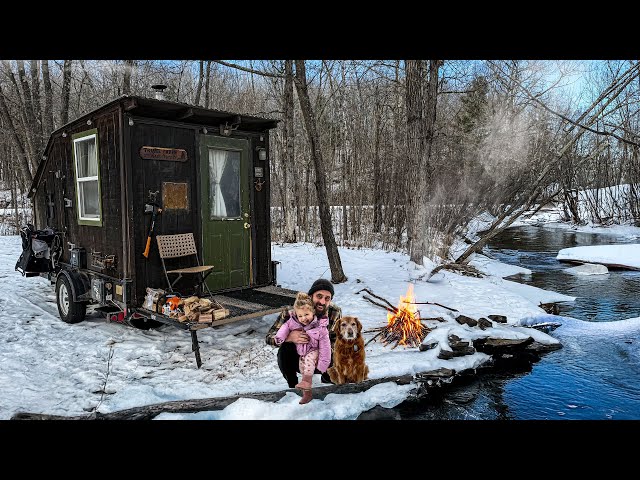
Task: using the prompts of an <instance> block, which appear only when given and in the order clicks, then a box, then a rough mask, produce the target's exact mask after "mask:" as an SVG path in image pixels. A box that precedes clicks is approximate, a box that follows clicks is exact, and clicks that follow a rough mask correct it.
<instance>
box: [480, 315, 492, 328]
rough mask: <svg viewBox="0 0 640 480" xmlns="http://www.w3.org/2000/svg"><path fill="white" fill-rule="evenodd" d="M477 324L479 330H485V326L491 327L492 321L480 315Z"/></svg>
mask: <svg viewBox="0 0 640 480" xmlns="http://www.w3.org/2000/svg"><path fill="white" fill-rule="evenodd" d="M478 326H479V327H480V329H481V330H486V329H487V328H490V327H493V323H491V322H490V321H489V320H487V319H486V318H484V317H482V318H479V319H478Z"/></svg>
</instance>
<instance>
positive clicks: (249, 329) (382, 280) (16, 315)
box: [0, 236, 573, 419]
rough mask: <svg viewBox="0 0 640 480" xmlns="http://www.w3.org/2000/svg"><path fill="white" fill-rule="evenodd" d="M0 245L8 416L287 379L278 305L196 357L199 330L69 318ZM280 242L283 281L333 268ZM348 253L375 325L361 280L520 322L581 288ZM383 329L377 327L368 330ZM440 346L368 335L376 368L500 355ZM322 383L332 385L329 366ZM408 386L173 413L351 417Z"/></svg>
mask: <svg viewBox="0 0 640 480" xmlns="http://www.w3.org/2000/svg"><path fill="white" fill-rule="evenodd" d="M0 245H2V248H1V249H0V278H1V279H2V284H3V295H2V297H1V298H0V310H1V311H2V319H3V322H4V328H3V329H2V330H0V352H1V353H2V362H0V388H1V389H2V393H0V418H5V419H6V418H10V417H11V415H13V414H14V413H16V412H18V411H27V412H39V413H49V414H59V415H79V414H83V413H87V412H90V411H92V410H94V409H97V410H98V411H100V412H103V413H106V412H111V411H116V410H121V409H125V408H129V407H134V406H141V405H146V404H152V403H158V402H163V401H168V400H179V399H193V398H208V397H224V396H228V395H234V394H238V393H247V392H268V391H279V390H283V389H286V388H287V385H286V383H285V381H284V379H283V378H282V377H281V374H280V372H279V370H278V367H277V363H276V353H277V350H276V349H275V348H273V347H270V346H268V345H266V344H265V342H264V337H265V335H266V333H267V330H268V329H269V327H270V326H271V324H272V323H273V321H274V320H275V317H276V314H272V315H268V316H265V317H263V318H258V319H252V320H247V321H243V322H238V323H232V324H229V325H225V326H221V327H217V328H215V329H205V330H200V331H199V333H198V338H199V340H200V352H201V355H202V361H203V365H202V367H201V368H200V369H197V368H196V366H195V358H194V355H193V352H192V351H191V343H190V339H189V336H188V334H187V333H185V332H183V331H180V330H177V329H175V328H173V327H170V326H163V327H161V328H160V329H157V330H150V331H142V330H136V329H133V328H129V327H125V326H122V325H119V324H115V323H107V322H106V321H105V320H104V319H103V318H102V317H101V316H99V315H98V314H97V313H93V314H91V315H89V316H88V318H87V319H86V320H85V321H84V322H81V323H79V324H76V325H68V324H65V323H63V322H62V321H61V320H60V319H59V317H58V313H57V307H56V304H55V294H54V289H53V286H51V285H50V284H49V282H48V281H47V280H46V279H44V278H41V277H32V278H26V277H22V276H21V275H20V274H19V273H18V272H15V271H14V266H15V262H16V260H17V258H18V256H19V254H20V238H19V237H17V236H8V237H0ZM272 250H273V258H274V259H276V260H281V261H282V264H281V265H280V266H279V271H278V281H279V283H280V284H281V285H282V286H284V287H287V288H292V289H302V290H306V289H307V288H308V286H309V285H310V284H311V283H312V282H313V281H314V280H315V279H316V278H318V277H330V273H329V267H328V262H327V258H326V253H325V250H324V248H322V247H316V246H314V245H311V244H303V243H298V244H289V245H273V247H272ZM340 255H341V258H342V265H343V268H344V270H345V273H346V275H347V276H348V277H349V280H348V281H347V282H346V283H343V284H339V285H336V286H335V291H336V294H335V301H336V303H337V304H339V305H340V306H341V307H342V309H343V312H344V314H346V315H356V316H358V317H359V318H360V319H361V321H362V323H363V325H364V329H365V330H368V329H372V328H375V327H379V326H383V325H384V324H385V322H386V312H385V311H384V310H382V309H381V308H379V307H376V306H375V305H372V304H371V303H369V302H367V301H365V300H364V299H363V298H362V295H363V293H358V291H359V290H361V289H363V288H369V289H371V290H372V291H373V292H374V293H376V294H378V295H381V296H383V297H385V298H387V299H389V300H390V301H391V302H393V303H397V302H398V301H399V299H400V296H402V295H404V294H406V292H407V287H408V285H409V284H410V283H413V284H414V295H415V298H416V301H418V302H426V301H430V302H437V303H441V304H443V305H446V306H448V307H451V308H455V309H457V310H459V313H461V314H465V315H467V316H470V317H473V318H478V317H480V316H484V317H486V316H487V315H491V314H501V315H506V316H507V318H508V322H509V324H513V325H515V324H517V323H518V322H519V321H520V320H521V319H522V318H533V317H536V316H537V315H544V312H543V310H541V309H540V308H539V307H538V305H539V304H540V303H547V302H554V301H565V300H571V299H572V298H573V297H567V296H565V295H560V294H558V293H554V292H547V291H544V290H541V289H538V288H535V287H531V286H527V285H521V284H517V283H514V282H510V281H506V280H504V279H502V278H500V277H497V276H490V277H486V278H472V277H463V276H459V275H456V274H453V273H451V272H446V271H442V272H440V273H438V274H436V275H434V276H433V277H432V278H431V279H430V281H428V282H427V281H424V279H423V278H424V277H426V274H427V273H428V272H429V271H430V269H431V268H433V267H434V266H435V265H433V264H429V265H426V266H423V267H418V266H416V265H415V264H414V263H412V262H410V261H409V259H408V257H407V256H406V255H404V254H400V253H393V252H384V251H379V250H365V249H362V250H350V249H344V248H341V249H340ZM495 268H496V264H495V263H493V262H491V263H486V264H485V265H484V269H485V270H486V271H491V270H492V269H495ZM420 307H421V308H420V313H421V316H422V317H431V316H444V318H446V319H448V320H449V321H450V322H449V323H447V324H441V325H439V326H438V328H437V329H435V330H434V331H433V332H432V333H431V335H432V336H437V337H442V338H444V337H446V333H447V332H448V331H449V330H450V329H451V333H454V332H457V334H458V335H459V336H460V335H462V336H463V337H464V336H467V337H469V338H471V337H473V335H475V333H474V329H471V328H470V327H467V326H461V325H458V324H457V323H455V322H453V320H452V315H451V314H449V313H448V311H447V310H445V309H442V308H440V307H438V306H433V305H420ZM496 328H498V327H496ZM508 328H511V327H508ZM475 330H478V332H482V331H480V330H479V329H475ZM511 330H512V331H510V332H508V334H507V335H506V336H510V337H513V336H514V335H515V336H516V337H517V336H518V335H521V332H518V331H517V330H520V329H519V328H511ZM526 330H528V331H530V332H531V334H532V335H538V334H539V335H538V337H539V338H536V339H537V340H539V341H541V342H543V343H544V342H547V343H552V342H557V340H555V339H553V338H552V337H550V336H548V335H545V334H541V333H540V332H538V331H537V330H535V329H530V328H527V329H526ZM373 335H374V334H373V333H367V334H365V339H369V338H371V337H372V336H373ZM428 338H430V337H428ZM474 338H475V337H474ZM438 351H439V350H438V349H437V348H436V349H432V350H428V351H425V352H420V351H419V350H418V348H404V347H398V348H396V349H394V350H391V349H390V347H384V346H383V345H381V344H380V343H378V342H372V343H370V344H369V345H368V346H367V364H368V365H369V369H370V375H369V377H370V378H382V377H386V376H392V375H402V374H408V373H416V372H421V371H427V370H432V369H436V368H439V367H447V368H453V369H455V370H457V371H459V370H462V369H467V368H475V367H478V366H480V365H482V364H483V363H484V362H486V361H487V360H488V358H489V357H488V355H486V354H484V353H480V352H477V353H475V354H473V355H468V356H464V357H456V358H453V359H451V360H441V359H438V358H437V353H438ZM314 386H316V387H321V386H322V384H321V383H320V382H319V376H318V375H316V376H315V377H314ZM409 390H410V389H408V388H407V387H406V386H397V385H395V383H391V384H387V383H384V384H380V385H379V386H376V387H374V388H371V389H370V390H368V391H365V392H362V393H357V394H350V395H328V396H327V397H326V398H325V399H324V400H323V401H321V400H317V399H316V400H313V401H312V402H311V403H310V404H308V405H299V404H298V399H299V397H298V396H297V395H294V394H287V395H285V397H284V398H283V399H282V400H280V402H278V403H277V404H276V405H275V406H274V404H268V403H267V402H260V401H257V400H247V399H243V401H241V402H239V403H238V402H236V403H235V404H233V405H230V406H229V407H227V408H226V409H225V410H224V411H221V412H209V413H205V412H203V413H201V414H199V416H197V417H194V416H192V415H178V416H175V415H172V416H169V417H171V418H297V419H299V418H342V419H349V418H356V417H357V416H358V414H359V413H361V412H362V411H366V410H368V409H370V408H372V407H373V406H375V405H382V406H385V407H389V406H394V405H397V404H399V403H401V402H402V401H403V400H404V399H405V398H406V397H407V395H408V392H409ZM294 397H295V398H294Z"/></svg>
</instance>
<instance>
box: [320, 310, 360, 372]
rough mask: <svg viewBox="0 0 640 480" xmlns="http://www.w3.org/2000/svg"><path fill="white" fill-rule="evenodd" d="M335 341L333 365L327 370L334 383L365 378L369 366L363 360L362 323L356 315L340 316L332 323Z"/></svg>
mask: <svg viewBox="0 0 640 480" xmlns="http://www.w3.org/2000/svg"><path fill="white" fill-rule="evenodd" d="M333 331H334V332H336V342H335V344H334V346H333V366H332V367H329V369H328V370H327V372H328V373H329V377H330V378H331V381H332V382H333V383H335V384H343V383H359V382H362V381H364V380H366V379H367V375H368V374H369V367H368V366H367V364H366V363H365V362H364V359H365V353H364V339H363V338H362V324H361V323H360V320H358V318H357V317H342V318H339V319H338V320H336V321H335V323H334V324H333Z"/></svg>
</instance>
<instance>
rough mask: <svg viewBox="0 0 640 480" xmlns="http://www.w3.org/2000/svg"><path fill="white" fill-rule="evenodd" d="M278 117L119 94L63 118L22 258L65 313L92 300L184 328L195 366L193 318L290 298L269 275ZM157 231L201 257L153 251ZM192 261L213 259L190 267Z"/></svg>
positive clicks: (118, 312) (207, 322)
mask: <svg viewBox="0 0 640 480" xmlns="http://www.w3.org/2000/svg"><path fill="white" fill-rule="evenodd" d="M276 123H277V121H275V120H269V119H264V118H258V117H253V116H248V115H238V114H234V113H229V112H222V111H217V110H212V109H206V108H201V107H197V106H193V105H187V104H183V103H177V102H171V101H165V100H163V99H161V98H158V97H156V98H145V97H140V96H131V95H124V96H122V97H120V98H117V99H116V100H113V101H111V102H109V103H107V104H105V105H103V106H101V107H99V108H97V109H95V110H93V111H91V112H89V113H86V114H84V115H82V116H81V117H79V118H77V119H76V120H74V121H72V122H70V123H68V124H66V125H64V126H63V127H61V128H59V129H57V130H56V131H54V132H53V133H52V134H51V136H50V138H49V141H48V143H47V146H46V148H45V150H44V153H43V156H42V160H41V162H40V165H39V168H38V170H37V172H36V175H35V178H34V181H33V185H32V187H31V191H30V193H29V196H30V197H32V198H33V204H34V209H35V225H36V226H37V227H34V226H32V225H29V226H28V227H25V228H23V249H24V251H23V255H22V256H21V258H20V260H19V261H18V264H17V265H16V269H17V270H19V271H21V273H23V275H30V276H31V275H41V276H45V277H47V278H49V279H50V280H51V282H52V283H54V284H55V285H56V299H57V304H58V311H59V313H60V317H61V318H62V320H63V321H65V322H67V323H77V322H80V321H82V320H83V319H84V317H85V315H86V308H87V306H90V305H91V306H92V308H94V309H95V310H98V311H101V312H103V313H104V314H105V315H106V318H107V319H108V320H109V321H115V322H120V323H125V324H128V325H131V326H134V327H137V328H144V329H146V328H151V327H157V326H160V325H162V324H169V325H173V326H175V327H177V328H180V329H183V330H187V331H190V332H191V339H192V346H193V350H194V352H195V354H196V362H197V365H198V367H200V364H201V361H200V354H199V348H198V340H197V334H196V332H197V330H199V329H200V328H204V327H215V326H217V325H221V324H224V323H228V322H232V321H237V320H242V319H246V318H253V317H257V316H262V315H265V314H267V313H272V312H276V311H279V310H280V309H281V308H282V307H284V306H289V305H291V304H292V302H293V299H294V297H295V294H294V292H293V291H291V290H287V289H282V288H279V287H278V286H277V285H276V269H275V266H276V263H277V262H274V261H272V260H271V236H270V201H269V198H270V182H269V130H270V129H272V128H274V127H275V126H276ZM38 228H39V229H38ZM186 234H188V235H186ZM174 235H180V236H176V237H173V236H174ZM158 237H161V238H165V239H171V240H173V239H176V238H177V239H184V238H187V239H190V238H191V237H192V238H193V239H194V243H195V252H196V257H195V258H194V257H193V256H192V255H191V256H189V257H175V256H172V255H167V254H166V252H165V255H164V256H163V258H161V254H160V253H161V252H160V250H159V243H158V241H157V239H158ZM149 239H150V241H149ZM174 243H175V242H174ZM36 244H38V245H39V247H38V248H39V250H38V249H37V248H36ZM36 250H38V251H36ZM172 252H173V251H170V252H169V253H172ZM198 265H200V266H202V265H204V266H209V267H212V268H209V269H200V270H206V271H204V272H198V273H197V274H189V273H190V272H191V271H192V270H189V269H193V267H194V266H195V270H198V267H197V266H198ZM184 269H187V271H186V273H185V274H184V275H183V274H182V272H184ZM172 270H181V272H178V275H175V274H170V275H167V272H169V273H171V271H172ZM204 275H206V279H205V280H204V284H201V282H202V278H203V276H204ZM176 279H177V280H176ZM171 283H173V284H172V285H171ZM199 284H200V286H199ZM162 291H164V295H162V293H163V292H162ZM152 295H155V296H154V297H153V299H151V298H150V297H151V296H152ZM172 297H173V298H174V302H172V303H171V307H170V308H167V307H166V304H168V302H167V300H168V299H170V298H172ZM176 297H178V298H180V297H182V299H185V298H187V297H189V298H190V299H191V301H193V300H194V298H197V299H199V300H200V301H201V300H202V299H203V298H204V299H207V300H208V301H209V302H208V303H209V304H210V307H211V305H213V306H214V307H215V308H214V309H213V310H211V309H210V310H209V313H213V315H209V316H206V315H201V317H202V318H196V317H195V316H194V315H193V312H192V314H191V315H189V316H188V315H186V314H185V312H184V311H182V310H181V309H180V308H177V309H176V312H172V309H173V308H176V307H177V305H178V303H177V302H176V301H175V298H176ZM205 304H206V300H205ZM145 307H146V308H145ZM163 307H164V308H163ZM163 312H164V313H163Z"/></svg>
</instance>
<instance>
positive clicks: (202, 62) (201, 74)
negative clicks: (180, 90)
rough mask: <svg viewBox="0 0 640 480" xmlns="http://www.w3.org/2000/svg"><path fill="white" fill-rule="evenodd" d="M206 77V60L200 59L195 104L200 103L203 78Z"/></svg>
mask: <svg viewBox="0 0 640 480" xmlns="http://www.w3.org/2000/svg"><path fill="white" fill-rule="evenodd" d="M203 77H204V60H200V68H199V69H198V87H197V88H196V99H195V100H194V102H193V103H194V104H195V105H200V95H201V94H202V80H203Z"/></svg>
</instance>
